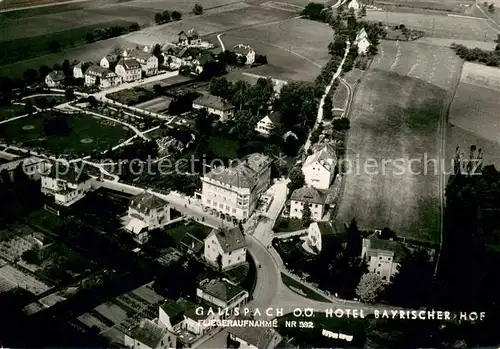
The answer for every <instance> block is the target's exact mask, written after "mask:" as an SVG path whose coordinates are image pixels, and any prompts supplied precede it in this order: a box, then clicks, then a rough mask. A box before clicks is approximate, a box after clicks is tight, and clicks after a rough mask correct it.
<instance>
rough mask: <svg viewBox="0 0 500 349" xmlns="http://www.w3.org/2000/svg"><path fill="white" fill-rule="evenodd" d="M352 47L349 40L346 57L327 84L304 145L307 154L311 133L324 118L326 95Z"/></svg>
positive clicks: (340, 71)
mask: <svg viewBox="0 0 500 349" xmlns="http://www.w3.org/2000/svg"><path fill="white" fill-rule="evenodd" d="M350 48H351V43H350V42H349V41H347V42H346V48H345V52H344V58H342V62H340V64H339V67H338V68H337V71H336V72H335V74H333V76H332V80H331V81H330V84H328V86H326V88H325V93H324V94H323V97H321V100H320V102H319V107H318V115H317V117H316V122H315V123H314V126H313V128H312V130H311V132H310V133H309V136H308V137H307V141H306V144H305V145H304V152H305V154H307V150H309V148H310V147H311V135H312V133H313V132H314V130H316V128H317V127H318V125H319V124H320V123H321V121H322V120H323V105H324V104H325V98H326V96H328V93H330V90H331V88H332V86H333V82H334V81H335V79H337V78H338V77H339V75H340V73H342V67H343V66H344V63H345V60H346V58H347V54H348V53H349V49H350Z"/></svg>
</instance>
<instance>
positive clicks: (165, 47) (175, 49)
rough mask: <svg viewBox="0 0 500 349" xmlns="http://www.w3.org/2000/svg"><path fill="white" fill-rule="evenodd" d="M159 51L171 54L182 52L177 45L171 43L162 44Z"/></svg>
mask: <svg viewBox="0 0 500 349" xmlns="http://www.w3.org/2000/svg"><path fill="white" fill-rule="evenodd" d="M161 50H162V51H163V52H167V51H169V50H171V51H172V52H174V53H177V52H179V51H181V50H182V48H180V47H179V46H177V45H174V44H171V43H169V42H167V43H166V44H164V45H163V46H162V47H161Z"/></svg>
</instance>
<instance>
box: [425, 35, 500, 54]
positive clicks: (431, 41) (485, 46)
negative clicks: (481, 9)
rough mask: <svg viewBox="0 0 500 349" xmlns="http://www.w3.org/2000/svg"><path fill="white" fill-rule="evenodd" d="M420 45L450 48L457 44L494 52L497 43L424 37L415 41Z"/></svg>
mask: <svg viewBox="0 0 500 349" xmlns="http://www.w3.org/2000/svg"><path fill="white" fill-rule="evenodd" d="M415 42H416V43H419V44H428V45H436V46H443V47H450V46H451V44H453V43H455V44H457V45H464V46H465V47H468V48H475V47H477V48H480V49H482V50H488V51H493V50H494V49H495V46H496V43H494V42H492V41H489V42H485V41H478V40H460V39H444V38H429V37H423V38H420V39H418V40H416V41H415Z"/></svg>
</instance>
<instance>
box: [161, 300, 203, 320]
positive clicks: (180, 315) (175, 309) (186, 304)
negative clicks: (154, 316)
mask: <svg viewBox="0 0 500 349" xmlns="http://www.w3.org/2000/svg"><path fill="white" fill-rule="evenodd" d="M160 307H161V308H162V309H163V311H164V312H165V313H166V314H167V315H168V317H169V318H170V324H171V325H172V326H175V325H176V324H178V323H180V322H181V321H182V320H184V314H185V313H186V312H187V311H188V310H189V311H191V310H192V309H194V308H196V304H194V303H191V302H190V301H187V300H185V299H179V300H178V301H173V300H170V299H169V300H167V301H165V302H164V303H163V304H162V305H160Z"/></svg>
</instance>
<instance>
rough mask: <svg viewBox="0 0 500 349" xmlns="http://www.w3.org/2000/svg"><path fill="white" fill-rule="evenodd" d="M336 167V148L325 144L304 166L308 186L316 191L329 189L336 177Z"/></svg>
mask: <svg viewBox="0 0 500 349" xmlns="http://www.w3.org/2000/svg"><path fill="white" fill-rule="evenodd" d="M336 166H337V154H336V152H335V148H334V147H333V146H332V145H330V144H325V145H324V146H323V147H322V148H320V149H318V150H317V151H316V152H315V153H313V154H311V155H310V156H308V157H307V159H306V161H305V162H304V165H302V172H303V173H304V177H305V178H304V179H305V182H306V184H307V185H310V186H313V187H314V188H316V189H321V190H326V189H328V188H329V187H330V185H331V184H332V181H333V178H334V176H335V167H336Z"/></svg>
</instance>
